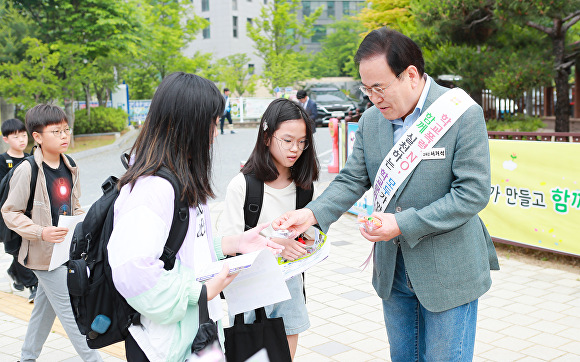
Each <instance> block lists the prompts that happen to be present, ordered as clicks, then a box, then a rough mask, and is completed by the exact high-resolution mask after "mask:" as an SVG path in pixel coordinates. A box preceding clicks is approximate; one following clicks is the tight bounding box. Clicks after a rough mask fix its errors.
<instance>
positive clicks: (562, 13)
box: [497, 0, 580, 132]
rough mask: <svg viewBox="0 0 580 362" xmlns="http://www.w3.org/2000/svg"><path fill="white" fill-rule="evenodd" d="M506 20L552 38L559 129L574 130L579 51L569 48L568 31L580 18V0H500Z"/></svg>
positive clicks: (563, 130) (502, 15)
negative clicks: (573, 77)
mask: <svg viewBox="0 0 580 362" xmlns="http://www.w3.org/2000/svg"><path fill="white" fill-rule="evenodd" d="M497 7H498V10H499V14H500V16H501V18H502V19H504V20H505V21H508V22H514V23H516V24H519V25H521V26H522V27H529V28H532V29H535V30H537V31H538V32H539V34H541V35H545V36H547V37H548V38H549V39H550V40H551V56H552V59H553V63H552V65H553V68H552V71H553V77H554V83H555V84H556V98H557V100H556V105H555V116H556V125H555V130H556V132H569V131H570V105H569V95H568V93H569V90H570V85H569V83H568V82H569V79H570V72H571V68H572V66H573V65H574V63H575V61H576V60H575V57H577V56H578V54H570V53H569V52H568V50H567V45H568V43H567V38H566V35H567V33H568V32H569V31H570V30H571V29H572V27H573V26H574V25H576V24H577V23H578V21H579V20H580V0H550V1H548V0H526V1H511V0H497Z"/></svg>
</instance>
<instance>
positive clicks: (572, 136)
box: [487, 131, 580, 142]
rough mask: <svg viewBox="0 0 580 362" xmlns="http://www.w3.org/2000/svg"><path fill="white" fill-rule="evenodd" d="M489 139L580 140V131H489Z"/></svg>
mask: <svg viewBox="0 0 580 362" xmlns="http://www.w3.org/2000/svg"><path fill="white" fill-rule="evenodd" d="M487 134H488V138H489V139H499V140H523V141H546V142H580V133H575V132H509V131H501V132H500V131H488V132H487Z"/></svg>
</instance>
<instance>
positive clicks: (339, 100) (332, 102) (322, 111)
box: [306, 84, 357, 126]
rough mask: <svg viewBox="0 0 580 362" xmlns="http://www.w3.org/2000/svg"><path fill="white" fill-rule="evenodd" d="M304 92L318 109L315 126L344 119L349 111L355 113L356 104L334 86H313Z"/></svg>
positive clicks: (326, 124)
mask: <svg viewBox="0 0 580 362" xmlns="http://www.w3.org/2000/svg"><path fill="white" fill-rule="evenodd" d="M306 92H307V93H308V96H309V97H310V98H311V99H312V100H313V101H315V102H316V106H317V108H318V116H317V117H316V125H317V126H318V125H323V126H328V120H329V119H331V118H333V117H336V118H344V116H345V115H348V112H349V111H355V110H356V108H357V103H356V102H355V101H354V100H353V99H352V98H349V97H347V96H346V95H345V94H344V93H343V92H342V91H341V90H340V89H339V88H338V87H337V86H335V85H331V84H328V85H326V84H324V85H313V86H311V87H309V88H306Z"/></svg>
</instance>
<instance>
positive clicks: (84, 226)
mask: <svg viewBox="0 0 580 362" xmlns="http://www.w3.org/2000/svg"><path fill="white" fill-rule="evenodd" d="M155 175H156V176H160V177H163V178H164V179H166V180H168V181H169V182H171V185H172V186H173V190H174V192H175V202H174V213H173V221H172V223H171V230H170V232H169V236H168V238H167V241H166V243H165V247H164V250H163V254H162V255H161V257H160V258H159V259H161V260H162V261H163V262H164V268H165V269H166V270H171V269H172V268H173V265H174V263H175V255H176V254H177V252H178V251H179V249H180V248H181V244H183V240H184V239H185V234H186V233H187V228H188V226H189V206H188V205H187V202H185V201H181V200H180V199H181V185H180V184H179V182H178V180H177V178H176V177H175V175H173V173H172V172H171V171H169V170H168V169H166V168H161V169H160V170H159V171H157V172H156V173H155ZM117 183H118V180H117V178H116V177H114V176H110V177H109V178H108V179H107V180H106V181H105V182H104V183H103V185H102V186H101V188H102V189H103V196H101V197H100V198H99V199H98V200H97V201H95V203H94V204H93V205H92V206H91V208H90V209H89V211H88V212H87V215H86V217H85V219H84V221H83V222H81V223H79V224H77V226H76V228H75V230H74V234H73V237H72V241H71V248H70V260H69V262H68V274H67V284H68V290H69V295H70V301H71V305H72V309H73V313H74V316H75V320H76V322H77V325H78V327H79V330H80V332H81V333H82V334H83V335H85V336H86V338H87V344H88V345H89V347H90V348H93V349H95V348H102V347H105V346H108V345H110V344H113V343H116V342H120V341H123V340H125V338H126V337H127V335H128V334H129V326H131V324H136V325H139V324H140V318H139V317H140V314H139V313H138V312H137V311H135V309H133V308H132V307H131V306H130V305H129V304H128V303H127V301H126V300H125V298H123V296H121V294H119V292H118V291H117V290H116V289H115V285H114V284H113V276H112V273H111V266H110V265H109V260H108V253H107V244H108V243H109V238H110V236H111V233H112V231H113V217H114V205H115V200H116V199H117V197H118V196H119V189H118V187H117Z"/></svg>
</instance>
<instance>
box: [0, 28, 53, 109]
mask: <svg viewBox="0 0 580 362" xmlns="http://www.w3.org/2000/svg"><path fill="white" fill-rule="evenodd" d="M22 42H23V44H24V45H26V46H27V48H26V50H25V52H24V59H22V60H21V61H20V62H18V63H14V62H11V63H2V64H0V74H1V75H0V94H3V95H4V97H6V98H8V99H10V101H11V102H12V103H15V104H20V105H23V106H25V107H31V106H33V105H34V104H36V103H45V102H50V101H52V100H53V99H55V98H57V97H58V96H59V93H60V89H59V88H60V87H59V80H58V77H57V76H56V74H55V71H54V70H55V68H56V66H57V64H58V61H59V54H58V53H55V52H51V51H50V50H49V47H48V45H46V44H44V43H42V42H41V41H40V40H38V39H35V38H24V39H23V40H22Z"/></svg>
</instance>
